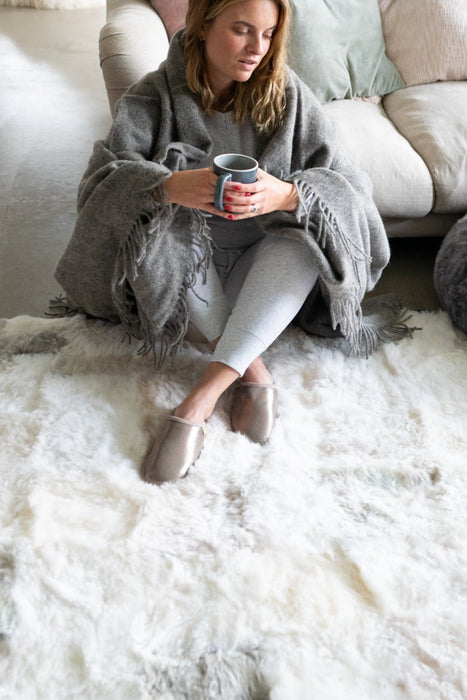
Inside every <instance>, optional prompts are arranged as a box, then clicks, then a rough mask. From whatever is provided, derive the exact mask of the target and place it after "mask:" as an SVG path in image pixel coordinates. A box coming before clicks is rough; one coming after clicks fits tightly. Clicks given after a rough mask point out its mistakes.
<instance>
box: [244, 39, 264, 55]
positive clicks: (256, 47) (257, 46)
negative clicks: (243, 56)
mask: <svg viewBox="0 0 467 700" xmlns="http://www.w3.org/2000/svg"><path fill="white" fill-rule="evenodd" d="M248 50H249V51H250V53H254V54H256V55H257V56H261V55H262V54H263V53H264V39H263V37H262V36H261V35H258V36H255V37H252V38H251V41H250V42H249V44H248Z"/></svg>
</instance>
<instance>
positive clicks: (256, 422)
mask: <svg viewBox="0 0 467 700" xmlns="http://www.w3.org/2000/svg"><path fill="white" fill-rule="evenodd" d="M276 415H277V387H275V386H274V382H273V379H272V375H271V373H270V372H269V370H268V369H267V367H266V366H265V364H264V362H263V360H262V359H261V357H257V358H256V360H253V362H252V363H251V365H250V366H249V367H248V369H247V370H246V372H245V374H244V375H243V377H242V378H241V381H240V382H238V384H237V386H236V388H235V392H234V395H233V399H232V408H231V412H230V425H231V428H232V430H233V431H234V432H235V433H242V435H246V436H247V437H248V438H250V440H251V441H252V442H258V443H260V444H261V445H263V444H264V443H265V442H267V441H268V440H269V438H270V436H271V433H272V430H273V428H274V424H275V422H276Z"/></svg>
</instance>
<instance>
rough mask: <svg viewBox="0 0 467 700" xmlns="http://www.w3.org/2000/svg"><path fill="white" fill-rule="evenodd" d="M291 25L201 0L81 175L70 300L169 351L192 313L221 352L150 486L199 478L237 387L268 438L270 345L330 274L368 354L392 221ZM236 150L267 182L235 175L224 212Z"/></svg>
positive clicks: (277, 10) (236, 410) (152, 471)
mask: <svg viewBox="0 0 467 700" xmlns="http://www.w3.org/2000/svg"><path fill="white" fill-rule="evenodd" d="M289 22H290V7H289V2H288V0H191V1H190V3H189V9H188V14H187V18H186V29H184V30H182V31H180V32H178V33H177V34H176V35H175V37H174V38H173V40H172V42H171V44H170V48H169V53H168V57H167V60H166V61H165V62H164V63H163V64H162V65H161V66H160V68H159V69H158V70H157V71H155V72H152V73H150V74H148V75H147V76H146V77H145V78H143V79H142V80H141V81H140V82H138V83H137V84H136V85H134V86H133V87H131V88H130V89H129V90H128V91H127V92H126V93H125V95H124V96H123V97H122V98H121V99H120V101H119V104H118V109H117V112H116V116H115V120H114V123H113V125H112V128H111V130H110V133H109V135H108V137H107V138H106V139H105V140H104V141H99V142H97V143H96V145H95V148H94V152H93V155H92V157H91V159H90V162H89V166H88V169H87V171H86V173H85V175H84V178H83V180H82V183H81V185H80V189H79V197H78V211H79V216H78V221H77V224H76V228H75V232H74V234H73V237H72V239H71V241H70V243H69V245H68V248H67V250H66V252H65V254H64V256H63V257H62V259H61V261H60V262H59V265H58V268H57V279H58V280H59V282H60V283H61V284H62V286H63V287H64V289H65V291H66V293H67V298H68V303H69V304H70V305H71V306H72V307H73V308H75V309H79V310H81V311H84V312H86V313H87V314H90V315H92V316H97V317H103V318H108V319H112V320H115V321H119V322H122V323H123V324H124V325H125V327H126V328H127V329H128V331H129V333H130V334H131V335H133V336H135V337H137V338H139V339H142V340H143V346H144V349H147V350H152V351H153V352H154V353H155V355H156V358H157V360H158V362H159V363H160V362H162V361H163V358H164V356H165V354H166V353H167V352H168V351H171V350H173V349H175V348H177V347H179V346H180V344H181V341H182V340H183V338H184V335H185V333H186V329H187V325H188V322H189V321H190V322H191V323H192V324H193V325H194V326H196V327H197V328H198V329H199V330H200V331H201V333H202V334H203V335H204V337H205V338H206V339H207V341H209V342H210V343H211V345H212V348H213V354H212V359H211V362H210V363H209V364H208V366H207V368H206V370H205V372H204V373H203V375H202V376H201V377H200V379H199V381H198V382H197V384H196V385H195V386H194V387H193V388H192V390H191V391H190V393H189V394H188V396H187V397H186V398H185V399H184V400H183V401H182V403H181V404H180V405H179V406H176V407H175V409H174V411H173V413H172V415H170V416H169V417H168V418H167V420H166V423H165V425H164V428H163V430H162V433H161V435H160V436H159V438H158V439H157V441H156V443H155V444H154V445H153V446H152V448H151V449H150V451H149V452H148V455H147V457H146V459H145V460H144V463H143V466H142V477H143V478H144V479H146V480H147V481H151V482H155V483H161V482H163V481H166V480H173V479H176V478H179V477H181V476H184V475H185V474H186V473H187V471H188V470H189V468H190V467H191V465H192V464H193V463H194V462H195V460H196V459H197V458H198V456H199V454H200V452H201V449H202V445H203V441H204V435H205V421H206V420H207V419H208V418H209V416H210V415H211V413H212V411H213V410H214V408H215V406H216V402H217V401H218V399H219V397H220V396H221V394H222V393H223V392H224V391H225V390H226V389H227V388H228V387H229V386H231V385H232V384H233V383H234V382H237V385H236V389H235V392H234V396H233V404H232V413H231V425H232V428H233V430H236V431H239V432H241V433H244V434H245V435H247V436H248V437H249V438H250V439H251V440H254V441H255V442H259V443H264V442H265V441H266V440H267V439H268V438H269V436H270V433H271V430H272V428H273V425H274V420H275V416H276V406H277V388H276V387H275V386H274V384H273V379H272V377H271V374H270V373H269V371H268V369H267V368H266V367H265V365H264V363H263V360H262V359H261V354H262V353H263V352H264V351H265V350H266V348H268V346H269V345H270V344H271V343H273V342H274V340H275V339H276V338H277V337H278V336H279V334H280V333H281V332H282V331H283V330H284V329H285V328H286V326H287V325H288V324H289V323H290V322H291V321H292V319H294V317H295V316H296V315H297V314H298V312H299V311H300V310H301V309H302V310H303V306H304V304H305V301H306V300H307V298H308V297H309V295H310V292H311V291H312V290H313V289H314V288H315V285H318V286H319V288H320V290H321V293H322V295H323V297H324V299H325V301H326V304H327V307H328V309H329V313H330V318H331V322H332V327H333V328H334V329H337V330H338V331H339V332H340V333H341V334H342V335H343V336H344V337H345V338H347V339H348V341H349V344H350V347H351V349H352V350H353V351H354V352H357V353H358V352H362V353H365V352H367V350H368V344H369V345H370V346H371V345H374V342H375V341H374V337H375V333H374V329H371V328H369V327H367V326H365V324H364V322H363V321H362V317H361V308H360V302H361V300H362V298H363V296H364V294H365V292H366V291H367V290H368V289H371V288H372V287H373V286H374V284H375V283H376V281H377V280H378V278H379V276H380V274H381V271H382V269H383V267H384V266H385V265H386V264H387V262H388V259H389V248H388V243H387V238H386V234H385V231H384V228H383V226H382V222H381V219H380V217H379V215H378V213H377V210H376V208H375V205H374V203H373V200H372V194H371V185H370V182H369V179H368V178H367V177H366V176H365V175H364V174H363V173H361V172H360V171H357V170H356V169H355V168H354V167H353V166H352V165H351V164H350V163H349V162H348V160H347V159H346V157H345V156H344V154H343V153H342V152H341V151H340V149H339V148H338V146H337V145H336V143H335V140H334V137H333V132H332V129H331V128H330V126H329V124H328V122H327V120H326V119H325V117H324V115H323V111H322V109H321V107H320V105H319V103H318V102H317V100H316V99H315V98H314V96H313V95H312V94H311V92H310V90H309V89H308V88H307V87H306V86H305V85H304V84H303V83H302V82H301V81H300V80H299V79H298V77H297V76H296V75H295V74H294V73H293V71H291V70H290V69H289V68H287V66H286V64H285V49H286V40H287V33H288V27H289ZM225 152H228V153H242V154H246V155H248V156H252V157H253V158H255V159H256V160H257V161H258V162H259V164H260V169H259V170H258V176H257V181H256V182H254V183H253V184H248V185H245V184H238V183H235V182H227V183H226V184H225V190H224V200H223V203H224V210H223V211H221V210H219V209H216V208H215V206H214V191H215V186H216V181H217V175H216V174H215V173H214V171H213V167H212V166H213V159H214V157H215V156H217V155H218V154H221V153H225ZM316 288H317V287H316Z"/></svg>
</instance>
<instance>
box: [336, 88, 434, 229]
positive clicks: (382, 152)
mask: <svg viewBox="0 0 467 700" xmlns="http://www.w3.org/2000/svg"><path fill="white" fill-rule="evenodd" d="M323 109H324V110H325V112H326V113H327V114H328V115H329V117H330V118H331V120H332V121H333V122H334V125H335V127H336V131H337V136H338V138H339V140H340V142H341V143H342V145H343V146H344V148H345V149H346V151H347V153H348V155H349V156H350V158H351V159H352V161H353V162H354V163H355V164H356V165H357V166H359V167H360V168H362V170H364V171H365V172H366V173H367V174H368V175H369V176H370V178H371V180H372V182H373V197H374V200H375V203H376V206H377V207H378V210H379V212H380V214H381V215H382V216H388V217H392V216H397V217H422V216H425V215H426V214H428V212H429V211H431V208H432V206H433V199H434V193H433V183H432V179H431V176H430V172H429V170H428V168H427V167H426V165H425V163H424V162H423V160H422V159H421V158H420V156H419V155H418V154H417V153H416V152H415V151H414V150H413V148H412V146H411V145H410V144H409V142H408V141H407V140H406V139H405V138H404V137H403V136H401V134H400V133H399V132H398V130H397V129H396V128H395V127H394V125H393V124H392V123H391V121H390V120H389V119H388V116H387V114H386V113H385V111H384V109H383V106H382V104H375V103H373V102H367V101H364V100H337V101H334V102H329V103H328V104H326V105H324V106H323Z"/></svg>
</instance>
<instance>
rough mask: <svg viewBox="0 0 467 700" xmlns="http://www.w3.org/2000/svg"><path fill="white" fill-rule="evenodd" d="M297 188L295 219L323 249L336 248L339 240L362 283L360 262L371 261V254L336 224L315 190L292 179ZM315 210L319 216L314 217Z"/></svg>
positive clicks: (332, 215)
mask: <svg viewBox="0 0 467 700" xmlns="http://www.w3.org/2000/svg"><path fill="white" fill-rule="evenodd" d="M294 185H295V187H296V189H297V196H298V202H299V205H298V210H297V219H298V221H300V222H301V221H302V220H303V219H304V225H305V229H306V230H307V231H309V232H311V233H312V234H313V237H314V239H315V240H316V243H317V244H318V245H319V246H320V248H321V249H322V250H323V251H324V250H325V249H326V248H327V247H330V248H332V250H334V251H336V250H337V243H338V242H339V243H340V245H341V246H342V248H343V250H344V251H345V253H346V254H347V255H348V257H349V260H351V261H352V265H353V269H354V272H355V275H356V278H357V280H358V282H359V284H362V280H361V276H360V269H361V267H360V263H366V262H371V256H370V255H368V254H367V253H366V252H365V251H364V250H363V249H362V248H360V247H359V246H358V245H357V244H356V243H355V241H353V240H352V239H351V238H350V236H348V235H347V234H346V233H345V232H344V231H342V229H341V227H340V226H339V224H338V221H337V219H336V217H335V215H334V213H333V212H332V210H331V209H330V207H328V205H327V204H326V203H325V202H323V200H322V199H321V197H320V196H319V195H318V194H317V192H316V191H315V190H314V189H313V188H312V187H311V185H309V184H308V183H307V182H304V181H303V180H294ZM317 211H318V212H319V214H320V216H318V217H316V213H317Z"/></svg>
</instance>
